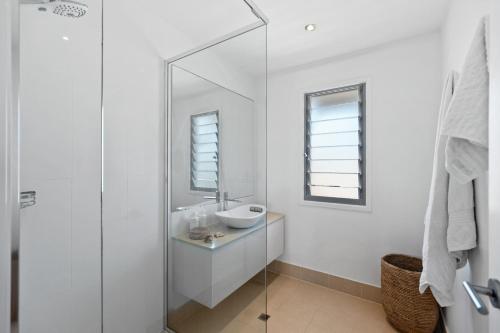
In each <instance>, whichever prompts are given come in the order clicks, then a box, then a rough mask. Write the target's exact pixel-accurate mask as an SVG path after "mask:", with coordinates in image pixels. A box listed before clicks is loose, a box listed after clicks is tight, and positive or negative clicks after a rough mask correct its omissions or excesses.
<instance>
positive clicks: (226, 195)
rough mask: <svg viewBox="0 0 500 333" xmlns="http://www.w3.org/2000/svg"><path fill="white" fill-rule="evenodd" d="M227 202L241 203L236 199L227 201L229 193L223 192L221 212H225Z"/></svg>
mask: <svg viewBox="0 0 500 333" xmlns="http://www.w3.org/2000/svg"><path fill="white" fill-rule="evenodd" d="M229 201H232V202H241V200H238V199H229V193H227V192H224V199H223V200H222V210H223V211H224V210H227V203H228V202H229Z"/></svg>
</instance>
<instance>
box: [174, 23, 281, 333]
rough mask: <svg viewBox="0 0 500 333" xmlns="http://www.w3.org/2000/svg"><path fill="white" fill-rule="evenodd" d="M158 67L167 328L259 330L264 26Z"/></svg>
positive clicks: (263, 259)
mask: <svg viewBox="0 0 500 333" xmlns="http://www.w3.org/2000/svg"><path fill="white" fill-rule="evenodd" d="M167 69H168V70H167V73H168V78H167V79H168V82H169V84H168V89H169V91H168V96H169V103H168V134H169V135H168V146H167V151H168V152H169V154H168V168H169V181H168V182H167V183H168V186H169V187H168V191H167V193H168V200H169V211H168V221H167V222H168V226H167V229H166V230H167V257H166V259H167V273H168V274H167V286H166V288H165V289H166V293H167V295H166V300H167V318H166V326H167V327H168V328H170V329H172V330H174V331H175V332H177V333H190V332H197V333H199V332H204V333H218V332H239V331H248V332H255V333H261V332H265V329H266V322H265V320H260V319H259V316H261V315H262V314H265V313H266V285H265V281H266V275H265V273H264V272H265V268H266V265H267V263H268V262H270V261H268V257H267V251H266V245H267V232H268V221H267V207H266V27H265V26H264V25H263V26H261V27H257V28H253V29H251V30H249V31H247V32H245V33H243V34H235V35H234V36H233V37H232V38H229V39H227V40H224V41H223V42H220V43H215V44H214V45H213V46H211V47H208V48H203V49H202V50H200V51H198V52H194V53H192V54H189V55H187V56H185V57H182V58H180V59H177V60H174V61H172V62H170V63H168V64H167ZM273 225H274V226H275V227H276V228H279V224H278V223H275V224H273ZM278 255H279V254H276V255H275V256H274V257H272V258H269V260H273V259H274V258H275V257H276V256H278Z"/></svg>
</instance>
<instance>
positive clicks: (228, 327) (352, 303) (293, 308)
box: [172, 273, 397, 333]
mask: <svg viewBox="0 0 500 333" xmlns="http://www.w3.org/2000/svg"><path fill="white" fill-rule="evenodd" d="M267 301H268V304H267V306H268V314H269V315H270V316H271V317H270V318H269V319H268V321H267V332H268V333H282V332H283V333H285V332H286V333H296V332H297V333H299V332H300V333H320V332H321V333H323V332H324V333H327V332H328V333H329V332H339V333H357V332H370V333H386V332H397V331H396V330H395V329H394V328H392V327H391V326H390V325H389V324H388V323H387V321H386V320H385V314H384V310H383V309H382V305H381V304H378V303H375V302H371V301H367V300H364V299H361V298H358V297H355V296H351V295H348V294H345V293H342V292H338V291H335V290H332V289H328V288H325V287H322V286H319V285H316V284H312V283H309V282H305V281H302V280H297V279H294V278H291V277H288V276H285V275H276V274H274V273H270V274H269V277H268V299H267ZM264 302H265V293H264V290H263V285H262V283H259V282H258V281H255V280H251V281H249V282H247V283H246V284H245V285H244V286H242V287H241V288H240V289H238V290H237V291H236V292H234V293H233V294H232V295H231V296H230V297H228V298H227V299H226V300H224V301H223V302H222V303H221V304H219V305H217V306H216V307H215V308H214V309H212V310H210V309H208V308H201V309H199V310H198V311H196V312H195V313H194V314H193V315H191V316H190V317H188V318H187V319H185V320H184V321H182V322H179V323H177V324H176V325H175V327H172V328H174V329H175V330H176V332H178V333H219V332H224V333H264V332H265V323H264V322H263V321H261V320H259V319H258V317H259V315H260V314H261V313H262V312H263V309H264V304H265V303H264Z"/></svg>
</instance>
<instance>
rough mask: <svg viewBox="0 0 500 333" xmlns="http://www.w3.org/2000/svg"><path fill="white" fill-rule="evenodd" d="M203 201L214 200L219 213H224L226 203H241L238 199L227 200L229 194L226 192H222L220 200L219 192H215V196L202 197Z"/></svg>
mask: <svg viewBox="0 0 500 333" xmlns="http://www.w3.org/2000/svg"><path fill="white" fill-rule="evenodd" d="M203 198H204V199H211V200H215V202H216V203H217V204H218V206H219V207H218V210H219V211H221V210H222V211H225V210H227V203H228V202H229V201H231V202H241V201H240V200H238V199H230V198H229V193H228V192H223V194H222V200H221V196H220V191H216V192H215V196H204V197H203Z"/></svg>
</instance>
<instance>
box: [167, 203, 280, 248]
mask: <svg viewBox="0 0 500 333" xmlns="http://www.w3.org/2000/svg"><path fill="white" fill-rule="evenodd" d="M266 215H267V224H271V223H274V222H276V221H279V220H280V219H282V218H283V217H284V216H285V215H284V214H280V213H274V212H267V214H266ZM264 225H265V223H264V222H261V223H258V224H256V225H255V226H253V227H251V228H246V229H234V228H229V227H227V226H226V225H224V224H222V223H218V224H215V225H212V226H210V227H209V229H210V232H223V233H224V237H221V238H216V239H215V240H214V241H213V242H210V243H205V241H204V240H194V239H191V238H189V235H188V234H187V233H183V234H180V235H176V236H172V238H173V239H175V240H178V241H181V242H184V243H188V244H192V245H196V246H198V247H201V248H204V249H207V250H216V249H218V248H220V247H222V246H224V245H227V244H229V243H231V242H233V241H235V240H237V239H240V238H242V237H244V236H246V235H248V234H251V233H252V232H254V231H257V230H259V229H261V228H263V227H264Z"/></svg>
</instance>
